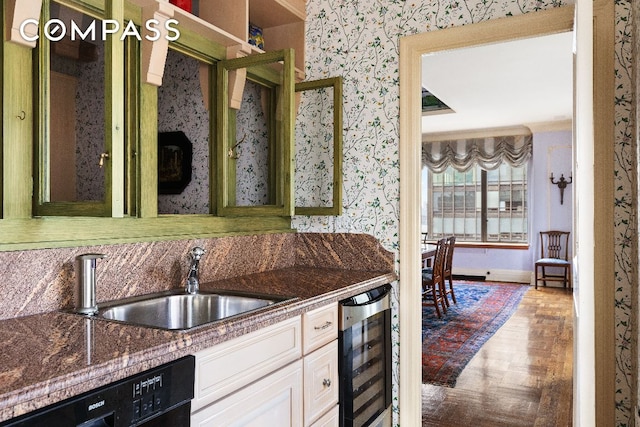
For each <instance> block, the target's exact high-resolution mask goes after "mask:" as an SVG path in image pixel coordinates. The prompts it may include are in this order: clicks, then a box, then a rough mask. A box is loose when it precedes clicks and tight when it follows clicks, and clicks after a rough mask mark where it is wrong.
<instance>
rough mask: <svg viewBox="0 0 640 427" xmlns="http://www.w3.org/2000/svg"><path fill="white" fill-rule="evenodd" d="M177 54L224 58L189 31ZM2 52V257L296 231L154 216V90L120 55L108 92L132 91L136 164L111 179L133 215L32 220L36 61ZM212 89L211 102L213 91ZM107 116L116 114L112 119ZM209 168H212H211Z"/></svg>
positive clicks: (123, 7)
mask: <svg viewBox="0 0 640 427" xmlns="http://www.w3.org/2000/svg"><path fill="white" fill-rule="evenodd" d="M60 3H62V4H66V5H70V6H72V7H80V8H87V10H89V11H93V12H94V13H96V14H97V13H100V12H101V11H104V8H105V1H104V0H82V1H81V0H61V1H60ZM108 3H109V7H110V8H111V9H110V10H112V11H118V12H117V14H119V16H122V15H124V19H125V20H133V21H134V22H136V23H138V24H140V23H141V22H142V14H141V10H140V7H139V6H136V5H134V4H132V3H130V2H128V1H125V0H109V2H108ZM5 7H6V4H5V2H3V5H2V8H1V9H0V14H1V18H2V25H3V28H2V30H3V34H6V25H7V22H6V20H7V14H6V13H5V12H6V10H5ZM174 47H175V48H176V49H179V50H182V51H184V52H188V53H190V54H193V55H196V56H199V57H200V58H206V59H207V60H208V61H209V62H210V63H211V64H213V63H215V62H216V61H219V60H222V59H224V58H225V56H226V49H225V48H224V47H223V46H220V45H218V44H217V43H214V42H211V41H210V40H206V39H204V38H203V37H201V36H199V35H198V34H196V33H195V32H193V31H190V30H189V29H186V28H185V29H184V30H183V31H182V36H181V37H180V40H179V42H176V43H175V46H174ZM0 52H1V54H2V57H1V60H2V65H1V67H0V78H1V84H2V91H1V95H0V96H1V99H2V122H1V126H2V132H1V140H0V145H1V150H0V157H1V159H2V162H1V171H2V182H1V184H2V185H1V186H0V194H1V195H2V200H1V202H0V203H1V207H2V212H1V219H0V251H6V250H22V249H35V248H56V247H70V246H84V245H96V244H112V243H127V242H145V241H159V240H175V239H189V238H207V237H217V236H222V235H231V234H256V233H259V234H261V233H281V232H294V231H295V230H292V229H291V221H290V218H287V217H283V216H278V215H275V214H274V215H271V214H268V213H266V214H264V215H263V216H261V217H260V218H259V219H257V218H255V217H247V216H237V217H218V216H213V215H161V216H159V215H158V214H157V88H156V87H155V86H152V85H150V84H146V83H140V70H139V67H138V68H137V69H136V70H133V72H129V73H128V74H127V76H126V77H125V75H124V68H125V67H124V61H125V57H124V53H123V54H122V56H120V55H121V54H118V58H120V59H117V58H114V61H113V65H112V67H113V69H116V68H119V70H121V71H122V73H123V74H119V75H117V76H116V74H114V75H113V76H112V79H113V83H112V85H113V86H114V87H118V88H121V87H123V85H129V86H128V87H129V89H130V90H129V97H130V98H128V100H127V103H129V102H131V105H133V106H135V108H129V109H127V111H126V116H125V115H124V113H122V114H123V115H122V117H123V119H122V120H123V121H124V123H123V122H120V125H119V127H120V129H118V131H120V132H125V129H126V134H127V135H128V138H131V140H130V141H129V142H128V144H129V146H130V147H131V150H134V151H135V152H136V153H135V154H136V155H135V156H134V158H135V162H133V164H131V165H129V167H127V168H125V165H124V162H121V163H119V164H118V165H115V166H114V167H113V174H114V176H115V175H117V176H118V177H119V178H118V179H122V180H124V179H125V176H129V179H128V182H129V185H133V186H135V191H133V192H131V196H126V197H130V199H126V198H125V199H123V201H121V202H118V203H122V204H123V205H124V204H125V203H129V204H131V205H132V207H135V208H134V209H132V210H130V211H128V212H130V213H131V214H130V215H128V216H127V215H124V208H118V212H123V215H121V217H90V216H74V217H72V216H34V215H33V188H34V186H33V178H34V176H35V175H34V163H35V161H34V134H35V132H34V126H36V122H35V117H36V114H37V108H38V105H35V104H34V90H35V87H34V82H33V77H32V75H31V74H30V73H28V72H25V70H32V69H33V66H34V61H33V56H34V53H33V49H31V48H29V47H25V46H22V45H18V44H16V43H13V42H10V41H7V40H6V38H3V41H2V46H1V48H0ZM126 55H130V56H131V58H130V61H131V60H135V62H138V61H139V56H140V54H139V49H129V50H128V51H127V53H126ZM211 87H212V97H214V96H215V89H213V88H215V85H211ZM134 89H135V90H134ZM112 114H121V112H117V113H116V112H115V111H112ZM212 114H215V113H212ZM111 138H113V136H111ZM121 140H122V139H121ZM211 157H212V158H215V156H211ZM212 167H214V168H215V167H216V166H215V164H213V165H212ZM213 175H215V174H213ZM119 185H120V184H118V186H119ZM114 186H115V184H114ZM123 197H125V196H124V193H123ZM125 200H127V201H125ZM113 209H114V208H112V210H113Z"/></svg>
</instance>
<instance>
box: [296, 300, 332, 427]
mask: <svg viewBox="0 0 640 427" xmlns="http://www.w3.org/2000/svg"><path fill="white" fill-rule="evenodd" d="M337 338H338V305H337V303H334V304H330V305H326V306H323V307H320V308H318V309H315V310H312V311H309V312H307V313H304V314H303V315H302V342H303V349H304V424H305V426H307V427H309V426H312V425H313V426H316V423H319V424H318V425H321V426H338V416H337V415H336V416H335V417H331V416H328V415H327V414H328V413H332V412H333V411H337V408H338V397H339V396H338V394H339V388H338V340H337ZM325 415H326V417H325ZM332 420H333V421H332Z"/></svg>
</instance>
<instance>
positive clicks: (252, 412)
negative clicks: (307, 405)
mask: <svg viewBox="0 0 640 427" xmlns="http://www.w3.org/2000/svg"><path fill="white" fill-rule="evenodd" d="M301 424H302V362H301V361H300V360H298V361H297V362H294V363H292V364H290V365H289V366H286V367H284V368H282V369H280V370H279V371H276V372H274V373H273V374H271V375H269V376H267V377H265V378H263V379H261V380H260V381H257V382H255V383H253V384H251V385H250V386H247V387H244V388H242V389H240V390H239V391H237V392H236V393H233V394H232V395H230V396H228V397H225V398H224V399H221V400H219V401H217V402H215V403H213V404H211V405H210V406H207V407H206V408H204V409H202V410H201V411H198V412H196V413H195V414H193V415H191V425H192V426H193V427H219V426H248V425H250V426H256V427H257V426H264V427H272V426H282V427H297V426H300V425H301Z"/></svg>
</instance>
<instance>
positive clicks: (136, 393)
mask: <svg viewBox="0 0 640 427" xmlns="http://www.w3.org/2000/svg"><path fill="white" fill-rule="evenodd" d="M194 378H195V358H194V357H193V356H185V357H183V358H181V359H178V360H176V361H173V362H169V363H167V364H164V365H162V366H158V367H157V368H153V369H150V370H148V371H145V372H142V373H140V374H136V375H134V376H131V377H129V378H125V379H123V380H120V381H116V382H114V383H112V384H108V385H105V386H103V387H100V388H98V389H95V390H92V391H89V392H87V393H84V394H81V395H79V396H76V397H72V398H70V399H67V400H64V401H62V402H59V403H55V404H53V405H50V406H47V407H46V408H42V409H39V410H37V411H34V412H32V413H29V414H26V415H23V416H20V417H18V418H14V419H11V420H8V421H5V422H3V423H0V427H9V426H11V427H18V426H21V427H26V426H38V425H47V426H79V425H83V426H101V427H102V426H108V427H111V426H113V427H130V426H143V425H147V422H149V425H154V426H155V425H185V424H184V422H183V421H182V420H184V419H186V420H187V422H188V417H189V414H190V411H191V399H193V383H194ZM176 420H177V421H176Z"/></svg>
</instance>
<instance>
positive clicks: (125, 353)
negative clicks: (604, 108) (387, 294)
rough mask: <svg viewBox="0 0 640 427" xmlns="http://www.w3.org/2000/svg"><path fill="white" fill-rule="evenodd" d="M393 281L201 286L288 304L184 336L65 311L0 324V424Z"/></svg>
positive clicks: (294, 279) (352, 277)
mask: <svg viewBox="0 0 640 427" xmlns="http://www.w3.org/2000/svg"><path fill="white" fill-rule="evenodd" d="M394 280H396V276H395V274H394V273H392V272H389V271H356V270H347V269H330V268H314V267H291V268H284V269H279V270H273V271H267V272H262V273H255V274H250V275H246V276H239V277H235V278H232V279H225V280H219V281H215V282H209V283H205V284H202V285H201V289H203V290H213V289H234V290H242V291H249V292H260V293H268V294H276V295H283V296H291V297H296V298H295V299H293V300H291V301H289V302H286V303H281V304H277V305H275V306H272V307H269V308H265V309H261V310H258V311H256V312H253V313H250V314H246V315H242V316H237V317H234V318H232V319H227V320H224V321H220V322H215V323H212V324H209V325H203V326H200V327H197V328H193V329H189V330H187V331H165V330H160V329H154V328H147V327H139V326H133V325H127V324H123V323H117V322H112V321H108V320H104V319H95V318H89V317H85V316H80V315H76V314H72V313H67V312H61V311H58V312H49V313H44V314H37V315H31V316H24V317H17V318H13V319H7V320H1V321H0V341H1V342H2V343H3V351H2V353H1V354H0V366H2V372H0V421H4V420H7V419H10V418H13V417H16V416H18V415H22V414H25V413H27V412H30V411H33V410H35V409H38V408H41V407H44V406H47V405H49V404H52V403H55V402H58V401H61V400H64V399H66V398H69V397H72V396H75V395H77V394H80V393H83V392H86V391H89V390H92V389H95V388H97V387H100V386H102V385H105V384H109V383H111V382H114V381H117V380H119V379H122V378H126V377H128V376H131V375H134V374H136V373H139V372H142V371H145V370H147V369H150V368H153V367H155V366H158V365H161V364H163V363H166V362H169V361H171V360H175V359H178V358H180V357H182V356H185V355H188V354H193V353H195V352H197V351H199V350H202V349H204V348H207V347H211V346H213V345H215V344H218V343H220V342H223V341H226V340H228V339H231V338H235V337H237V336H240V335H243V334H246V333H248V332H251V331H253V330H256V329H259V328H262V327H265V326H268V325H270V324H273V323H277V322H279V321H282V320H284V319H287V318H289V317H293V316H296V315H299V314H301V313H303V312H305V311H308V310H311V309H314V308H316V307H319V306H321V305H325V304H328V303H331V302H335V301H338V300H341V299H344V298H348V297H350V296H352V295H357V294H359V293H361V292H364V291H366V290H368V289H371V288H374V287H376V286H379V285H383V284H385V283H390V282H392V281H394Z"/></svg>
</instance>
